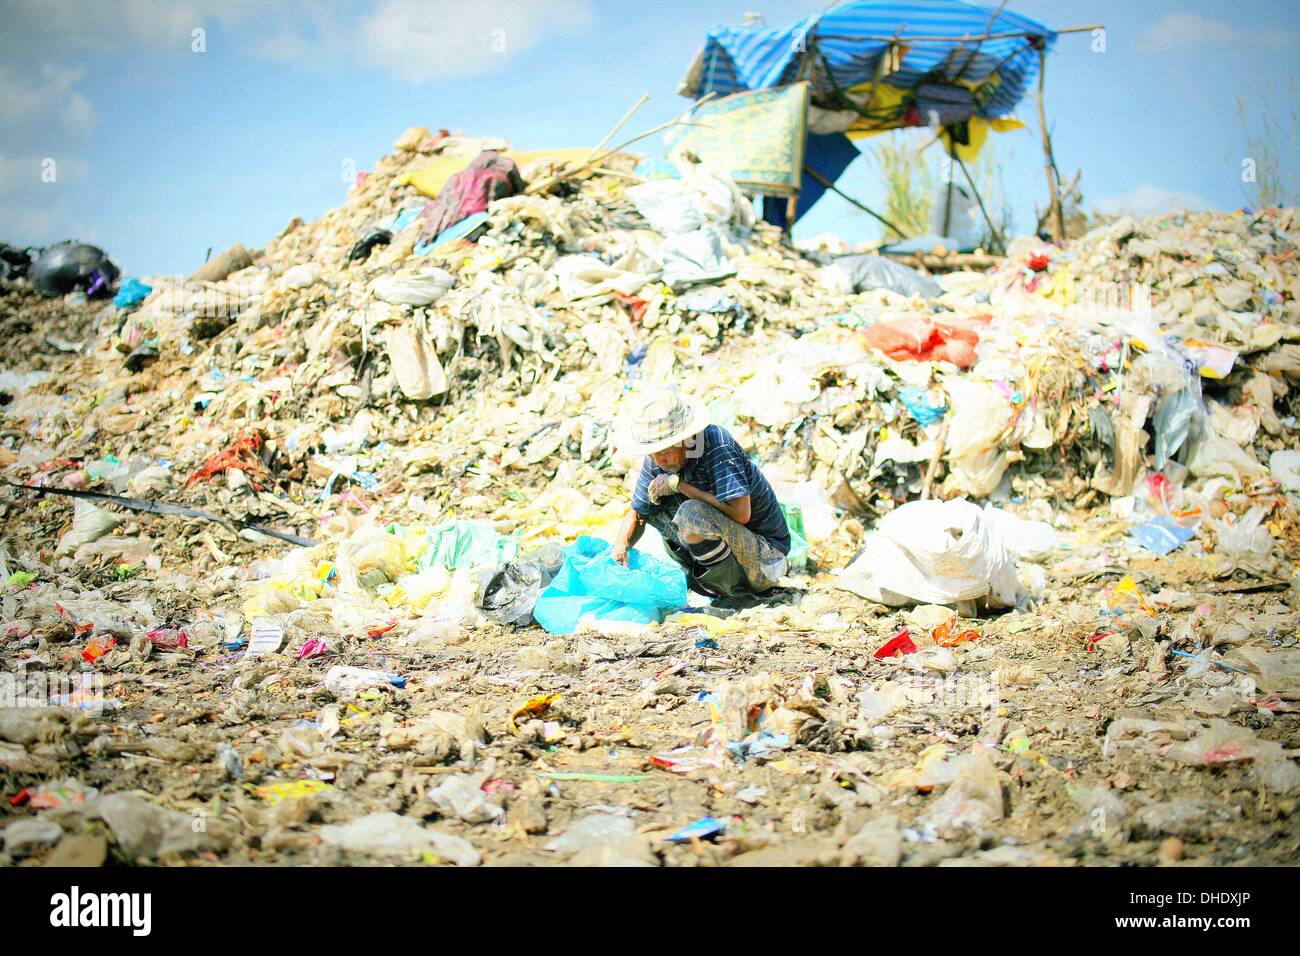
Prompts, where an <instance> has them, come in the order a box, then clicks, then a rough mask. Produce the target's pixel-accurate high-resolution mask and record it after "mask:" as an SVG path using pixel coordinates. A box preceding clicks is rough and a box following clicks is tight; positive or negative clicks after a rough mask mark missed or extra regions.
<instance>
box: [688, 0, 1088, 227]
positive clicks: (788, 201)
mask: <svg viewBox="0 0 1300 956" xmlns="http://www.w3.org/2000/svg"><path fill="white" fill-rule="evenodd" d="M1003 6H1005V3H1004V4H1002V5H1000V6H999V7H998V8H997V9H993V8H991V7H987V6H984V5H983V4H978V3H969V2H965V0H929V2H910V3H908V2H897V0H858V2H852V3H844V4H841V5H839V6H836V7H834V8H833V9H830V10H827V11H826V12H824V13H819V14H815V15H812V16H809V17H806V18H804V19H803V20H800V21H799V22H797V23H795V24H793V25H791V26H788V27H784V28H780V29H773V28H768V27H762V26H757V25H746V26H740V27H732V26H717V27H714V28H713V29H712V30H710V31H709V33H708V35H707V37H706V38H705V42H704V46H703V47H702V48H701V50H700V52H699V53H698V54H697V55H696V58H695V60H694V62H693V63H692V65H691V68H690V70H689V71H688V72H687V75H686V77H685V78H684V79H683V80H682V83H681V84H680V86H679V89H678V92H680V93H682V94H683V95H685V96H689V97H692V98H696V99H698V98H701V97H710V99H709V100H708V101H707V102H705V103H704V104H701V105H700V106H699V107H698V108H697V110H696V117H694V118H698V119H701V120H702V119H703V118H704V117H707V118H708V120H709V121H710V122H711V123H714V124H718V123H721V124H728V123H729V124H731V127H732V129H730V130H729V131H728V132H729V133H730V135H729V136H727V137H725V138H727V139H731V140H733V141H734V140H735V139H741V140H744V139H746V138H747V137H752V136H754V135H755V133H754V128H755V127H757V126H760V124H759V123H758V122H757V121H756V120H754V119H753V118H746V117H745V111H744V110H742V109H739V108H738V104H737V101H739V102H740V103H743V102H745V101H746V100H748V99H750V98H751V97H753V96H754V95H755V93H754V91H767V90H773V89H781V88H790V87H794V86H797V85H806V88H807V93H806V100H807V103H808V107H807V110H806V115H805V118H804V122H803V123H802V124H801V125H802V127H803V130H802V132H803V137H802V140H801V141H799V142H797V143H791V144H790V146H789V148H788V149H787V150H786V151H787V152H788V153H791V154H793V155H798V157H799V162H800V166H799V168H798V173H799V175H798V177H797V178H791V179H790V180H789V181H785V182H777V183H770V184H769V188H766V189H761V190H758V191H761V192H763V193H764V196H765V200H764V218H765V219H767V220H768V221H770V222H774V223H777V224H779V225H783V226H788V225H790V224H791V223H792V222H793V221H794V220H796V219H798V218H799V217H800V216H802V215H803V214H804V213H805V212H807V211H808V209H810V208H811V207H812V205H813V204H814V203H815V202H816V201H817V200H818V199H819V198H821V196H822V194H823V193H824V192H825V191H826V190H827V189H834V188H835V187H834V182H835V180H836V179H837V178H838V177H839V176H840V174H841V173H843V172H844V170H845V169H846V168H847V167H848V165H849V163H851V162H852V161H853V160H854V159H855V158H856V157H857V156H858V150H857V148H856V147H855V146H854V145H853V143H852V142H851V140H853V139H859V138H861V137H864V136H871V135H875V134H878V133H882V132H886V131H888V130H894V129H902V128H906V127H909V126H931V127H933V128H935V129H936V132H937V135H938V136H939V138H940V139H941V140H942V142H943V144H944V146H945V148H946V149H947V150H948V152H949V155H951V156H952V157H953V158H954V160H955V161H956V162H957V163H958V164H960V165H962V168H963V169H965V160H967V159H969V158H972V157H973V156H974V155H975V154H976V153H978V151H979V149H980V147H981V146H982V145H983V143H984V141H985V140H986V138H987V136H988V133H989V131H990V130H995V131H996V130H1005V129H1014V128H1019V127H1020V126H1022V125H1023V124H1021V123H1020V121H1019V120H1017V119H1015V118H1014V116H1012V113H1013V111H1014V110H1015V108H1016V106H1017V104H1019V103H1020V101H1021V100H1022V98H1023V97H1024V95H1025V93H1026V92H1027V91H1028V90H1029V89H1030V86H1031V84H1032V83H1033V81H1034V79H1035V77H1036V76H1037V77H1038V78H1039V90H1040V114H1039V115H1040V120H1041V117H1042V106H1041V80H1042V70H1043V66H1044V54H1045V53H1046V51H1047V50H1049V49H1051V48H1052V45H1053V44H1054V43H1055V41H1056V37H1057V35H1058V32H1077V31H1079V30H1086V29H1091V28H1090V27H1075V28H1072V29H1071V30H1069V31H1054V30H1052V29H1051V28H1049V27H1046V26H1044V25H1043V24H1041V23H1038V22H1036V21H1034V20H1030V19H1029V18H1027V17H1022V16H1019V15H1017V14H1014V13H1010V12H1008V11H1006V10H1004V9H1002V7H1003ZM710 95H711V96H710ZM717 97H721V98H722V99H717ZM738 115H739V116H740V117H741V119H740V120H738V121H736V120H733V119H732V117H735V116H738ZM742 124H745V125H742ZM757 135H760V136H761V135H762V130H761V129H760V130H759V133H758V134H757ZM719 138H722V137H719ZM700 139H701V137H700V134H697V133H694V132H693V131H688V132H687V133H686V134H685V135H683V136H681V137H679V138H678V140H677V141H676V142H675V143H674V147H675V148H678V147H684V148H691V149H692V151H694V152H696V153H697V154H699V155H701V156H702V158H705V159H706V160H707V159H708V157H707V155H704V154H705V153H707V152H708V149H707V142H706V143H705V144H704V152H703V153H701V150H700V149H699V148H697V145H698V143H699V140H700ZM770 146H771V149H772V150H779V149H780V148H781V147H780V145H779V144H776V143H771V144H770ZM1044 148H1045V150H1046V155H1047V163H1048V179H1049V185H1050V187H1051V193H1052V201H1053V208H1054V210H1056V207H1057V206H1058V205H1059V201H1058V200H1057V198H1056V197H1057V177H1056V175H1055V168H1054V162H1053V161H1052V159H1051V154H1050V142H1049V140H1048V138H1047V135H1046V132H1044ZM736 179H737V181H738V182H744V181H745V177H744V176H743V175H740V176H737V177H736ZM968 179H969V174H968ZM972 185H973V184H972ZM837 191H838V190H837ZM779 197H784V200H785V201H782V200H781V198H779ZM845 198H848V197H845ZM851 201H852V200H851ZM981 204H982V203H981ZM859 205H860V204H859ZM864 208H865V207H864ZM867 211H868V212H870V210H867ZM872 214H873V215H875V214H874V213H872ZM877 218H880V217H879V216H877ZM986 218H987V216H986ZM882 221H883V220H882ZM1054 223H1055V220H1054Z"/></svg>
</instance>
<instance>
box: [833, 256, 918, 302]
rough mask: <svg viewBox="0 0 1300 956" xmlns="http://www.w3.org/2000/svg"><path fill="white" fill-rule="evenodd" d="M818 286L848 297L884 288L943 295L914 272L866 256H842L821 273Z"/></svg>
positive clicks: (898, 263)
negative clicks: (848, 295)
mask: <svg viewBox="0 0 1300 956" xmlns="http://www.w3.org/2000/svg"><path fill="white" fill-rule="evenodd" d="M821 282H822V284H823V285H824V286H825V287H826V288H827V289H829V290H831V291H833V292H839V293H841V294H849V293H853V292H870V291H871V290H872V289H888V290H889V291H890V292H894V293H897V294H898V295H902V296H907V297H909V298H910V297H912V296H920V297H921V298H923V299H937V298H938V297H939V296H940V295H942V294H943V289H941V288H940V287H939V283H937V282H935V281H934V279H932V278H931V277H930V276H927V275H922V274H921V273H919V272H917V271H916V270H915V269H912V268H909V267H908V266H905V265H903V264H902V263H901V262H894V261H893V260H892V259H886V258H884V257H883V256H877V255H872V254H870V253H868V254H866V255H860V256H842V257H840V258H838V259H836V260H835V261H834V262H832V263H831V264H830V265H829V266H827V267H826V268H825V269H823V270H822V276H821Z"/></svg>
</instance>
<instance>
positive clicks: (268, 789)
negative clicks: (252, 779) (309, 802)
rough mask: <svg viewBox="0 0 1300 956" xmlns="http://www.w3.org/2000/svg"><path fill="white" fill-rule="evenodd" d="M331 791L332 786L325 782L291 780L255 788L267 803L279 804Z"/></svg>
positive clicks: (255, 791)
mask: <svg viewBox="0 0 1300 956" xmlns="http://www.w3.org/2000/svg"><path fill="white" fill-rule="evenodd" d="M329 789H330V785H329V784H328V783H326V782H325V781H324V780H290V781H287V782H285V783H268V784H264V785H263V786H260V787H257V788H255V790H254V793H256V794H257V795H258V796H259V797H261V798H262V799H263V800H265V801H266V802H267V803H279V802H280V801H281V800H297V799H299V798H300V797H307V796H310V795H311V794H313V793H322V792H324V791H326V790H329Z"/></svg>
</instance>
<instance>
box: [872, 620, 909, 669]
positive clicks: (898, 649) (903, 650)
mask: <svg viewBox="0 0 1300 956" xmlns="http://www.w3.org/2000/svg"><path fill="white" fill-rule="evenodd" d="M915 653H916V645H915V644H914V643H912V635H911V634H909V633H908V632H907V628H903V629H902V630H901V631H899V632H898V633H897V634H895V635H894V636H893V637H892V638H891V639H890V640H889V642H888V643H887V644H886V645H885V646H884V647H882V648H881V649H880V650H878V651H876V660H879V661H883V660H884V659H885V658H887V657H897V656H898V655H899V654H915Z"/></svg>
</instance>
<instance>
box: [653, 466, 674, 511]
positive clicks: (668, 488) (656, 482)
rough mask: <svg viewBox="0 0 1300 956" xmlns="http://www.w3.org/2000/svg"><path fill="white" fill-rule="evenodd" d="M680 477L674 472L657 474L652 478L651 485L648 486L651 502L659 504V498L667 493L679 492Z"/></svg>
mask: <svg viewBox="0 0 1300 956" xmlns="http://www.w3.org/2000/svg"><path fill="white" fill-rule="evenodd" d="M677 482H678V478H677V476H676V475H672V474H667V473H665V474H662V475H655V477H654V478H652V479H650V486H649V487H648V488H646V497H647V498H649V499H650V503H651V504H656V505H657V504H659V499H660V498H663V497H665V496H666V495H672V494H676V493H677Z"/></svg>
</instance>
